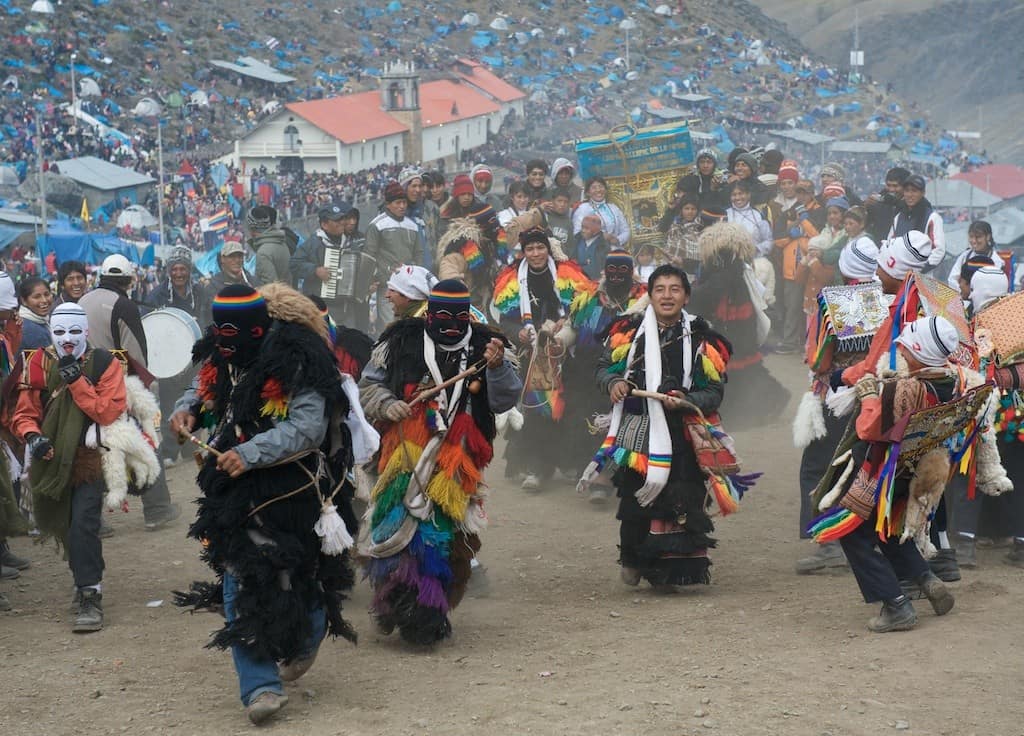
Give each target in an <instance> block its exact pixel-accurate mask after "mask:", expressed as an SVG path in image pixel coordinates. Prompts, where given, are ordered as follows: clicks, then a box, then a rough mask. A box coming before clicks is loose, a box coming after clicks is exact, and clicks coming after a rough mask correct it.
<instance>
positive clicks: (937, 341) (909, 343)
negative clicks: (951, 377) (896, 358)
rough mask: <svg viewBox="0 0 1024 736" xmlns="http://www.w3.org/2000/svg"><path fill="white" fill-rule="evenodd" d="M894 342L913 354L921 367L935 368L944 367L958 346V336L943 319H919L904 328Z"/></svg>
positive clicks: (951, 326)
mask: <svg viewBox="0 0 1024 736" xmlns="http://www.w3.org/2000/svg"><path fill="white" fill-rule="evenodd" d="M896 342H898V343H899V344H900V345H902V346H903V347H905V348H906V349H907V350H909V351H910V352H911V353H913V354H914V357H915V358H917V360H918V361H919V362H920V363H921V365H925V366H930V367H933V368H936V367H941V366H944V365H946V363H947V362H948V361H949V356H950V355H952V354H953V351H955V350H956V349H957V346H958V345H959V344H960V336H959V335H958V334H957V331H956V328H955V327H954V326H953V323H952V322H950V321H949V320H948V319H946V318H945V317H921V318H920V319H918V320H915V321H914V322H911V323H910V324H909V325H908V326H906V327H904V328H903V332H901V333H900V336H899V337H897V338H896Z"/></svg>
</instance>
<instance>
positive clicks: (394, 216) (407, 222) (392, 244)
mask: <svg viewBox="0 0 1024 736" xmlns="http://www.w3.org/2000/svg"><path fill="white" fill-rule="evenodd" d="M408 209H409V199H408V195H406V193H405V188H404V187H403V186H402V185H401V184H399V183H398V182H397V181H393V182H391V183H389V184H388V185H387V187H386V188H385V189H384V209H383V210H382V211H381V213H380V214H379V215H377V216H376V217H375V218H373V220H371V221H370V226H369V227H368V228H366V248H365V251H366V253H367V254H368V255H370V256H372V257H373V258H374V259H375V260H376V261H377V278H378V280H379V284H380V287H379V289H378V292H377V328H378V329H381V330H382V329H384V327H385V326H387V325H388V323H390V322H391V321H392V320H393V319H394V318H395V315H394V312H393V311H392V309H391V302H389V301H388V300H387V299H386V298H385V293H386V291H387V286H386V285H387V281H388V278H389V277H390V276H391V274H392V273H394V271H395V269H396V268H398V267H399V266H401V265H403V264H413V265H420V263H421V261H422V259H423V254H422V251H421V249H420V231H419V227H418V226H417V225H416V223H415V222H413V220H412V219H411V218H409V217H406V216H405V215H406V212H407V211H408Z"/></svg>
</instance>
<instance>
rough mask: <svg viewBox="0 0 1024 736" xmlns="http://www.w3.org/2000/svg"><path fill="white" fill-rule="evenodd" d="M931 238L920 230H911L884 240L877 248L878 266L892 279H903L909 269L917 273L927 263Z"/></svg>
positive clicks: (930, 250) (930, 248)
mask: <svg viewBox="0 0 1024 736" xmlns="http://www.w3.org/2000/svg"><path fill="white" fill-rule="evenodd" d="M931 252H932V240H931V238H929V237H928V236H927V235H925V234H924V233H923V232H921V231H920V230H911V231H910V232H908V233H907V234H906V235H900V236H897V237H895V238H893V239H892V240H885V241H883V242H882V245H881V247H879V249H878V267H879V268H881V269H882V270H883V271H885V272H886V273H887V274H889V275H890V276H892V277H893V278H894V279H900V280H902V279H904V278H905V277H906V275H907V274H908V273H910V272H911V271H913V272H915V273H919V272H920V271H921V269H922V268H924V267H925V265H927V263H928V256H929V255H931Z"/></svg>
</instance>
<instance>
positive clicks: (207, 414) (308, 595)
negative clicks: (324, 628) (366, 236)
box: [176, 284, 357, 661]
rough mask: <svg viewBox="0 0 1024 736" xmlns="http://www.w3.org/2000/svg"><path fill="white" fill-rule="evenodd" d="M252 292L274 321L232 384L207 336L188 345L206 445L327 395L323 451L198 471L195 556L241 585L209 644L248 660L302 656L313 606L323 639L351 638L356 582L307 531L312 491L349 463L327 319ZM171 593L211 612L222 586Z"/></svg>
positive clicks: (251, 430) (315, 502) (227, 443)
mask: <svg viewBox="0 0 1024 736" xmlns="http://www.w3.org/2000/svg"><path fill="white" fill-rule="evenodd" d="M262 293H263V296H264V298H266V299H267V302H268V311H269V312H270V314H271V315H272V316H273V317H274V322H273V324H272V326H271V328H270V330H269V331H268V333H267V335H266V337H265V338H264V339H263V344H262V345H261V347H260V352H259V355H258V356H257V358H256V360H255V361H254V362H253V363H252V364H251V365H249V366H248V367H247V368H246V369H245V370H244V371H243V372H241V374H240V375H237V376H236V379H237V382H236V383H235V384H234V386H232V380H231V375H230V374H231V371H230V370H229V368H228V365H227V363H226V361H224V359H223V358H222V357H221V355H220V353H219V351H218V350H217V348H216V343H215V339H214V337H213V336H212V334H211V335H208V336H207V337H206V338H204V339H203V340H201V341H200V342H199V343H197V344H196V346H195V348H194V350H193V358H194V359H195V361H196V362H198V363H200V364H201V365H200V369H199V381H200V396H201V398H202V399H203V402H202V404H201V405H200V406H201V409H200V411H199V416H198V419H199V423H200V425H203V426H210V427H212V433H211V438H210V444H211V446H213V447H215V448H217V449H218V450H221V451H226V450H229V449H231V448H232V447H234V446H235V445H237V444H240V443H241V442H244V441H246V440H247V439H248V438H251V437H253V436H254V435H256V434H259V433H260V432H264V431H267V430H268V429H270V428H271V427H272V426H273V424H274V421H275V418H281V417H286V416H287V405H288V401H289V400H290V398H291V397H292V396H293V395H294V394H295V393H296V392H298V391H301V390H313V391H316V392H317V393H318V394H320V395H321V396H322V397H323V398H324V399H325V401H326V406H327V412H328V416H325V417H324V421H325V422H329V424H330V426H329V429H328V433H327V439H325V441H324V445H323V446H322V447H321V448H320V449H321V452H322V454H320V453H316V452H314V453H310V454H308V455H305V456H303V457H301V458H300V459H297V460H293V461H284V462H282V463H280V464H277V465H274V466H271V467H266V468H258V469H253V470H250V471H248V472H246V473H245V474H243V475H242V476H240V477H238V478H231V477H229V476H228V475H227V474H226V473H224V472H222V471H219V470H217V467H216V462H215V460H214V458H213V457H212V456H211V457H208V458H207V459H206V463H205V464H204V465H203V467H202V468H201V470H200V471H199V476H198V484H199V487H200V489H201V490H202V496H200V498H199V501H198V505H199V511H198V514H197V517H196V521H195V523H193V524H192V526H191V528H190V529H189V536H191V537H193V538H195V539H197V540H199V541H200V542H201V543H202V544H203V545H204V550H203V553H202V557H203V560H204V561H206V562H207V563H208V564H209V565H210V567H212V568H213V570H214V571H215V572H216V573H217V575H218V578H219V581H220V582H221V583H222V581H223V575H224V572H225V570H227V569H230V571H231V573H232V574H233V575H235V576H236V577H237V578H238V579H239V581H240V590H239V594H238V598H237V601H236V607H237V618H236V619H235V620H234V621H232V622H231V623H228V624H226V625H225V626H224V627H223V628H222V629H220V631H218V632H217V633H216V634H215V635H214V637H213V639H212V641H211V642H210V644H209V645H208V646H215V647H221V648H225V647H229V646H232V645H235V644H240V645H244V646H246V647H249V648H251V649H252V650H253V651H254V652H255V653H256V654H257V655H258V656H261V657H265V658H270V659H275V660H283V661H289V660H291V659H293V658H294V657H295V656H297V655H299V654H300V653H301V652H302V648H303V646H304V644H305V642H306V641H307V639H308V637H309V635H310V623H309V617H308V615H307V612H308V611H310V610H312V609H314V608H316V607H318V606H322V607H323V608H324V610H325V612H326V614H327V624H328V632H329V633H330V634H331V635H333V636H343V637H345V638H346V639H349V640H351V641H355V639H356V635H355V632H354V631H353V629H352V628H351V626H350V625H349V624H348V623H347V622H346V621H345V620H344V619H343V618H342V617H341V603H342V600H343V599H344V598H345V592H346V591H347V590H349V589H351V587H352V585H353V583H354V574H353V572H352V570H351V567H350V564H349V558H348V554H347V553H344V554H342V555H337V556H329V555H324V554H322V553H321V549H320V547H321V541H320V538H319V537H318V536H317V535H316V533H315V532H314V529H313V527H314V524H315V523H316V521H317V520H318V519H319V518H320V511H321V501H320V495H323V496H324V497H325V498H326V497H330V496H331V494H332V493H335V492H336V491H337V490H338V489H341V488H342V485H343V481H344V478H345V474H346V473H347V471H348V469H349V468H350V467H351V441H350V439H349V437H348V431H347V427H346V426H345V424H344V421H343V418H344V417H345V416H346V415H347V413H348V410H349V405H348V401H347V399H346V396H345V393H344V391H343V390H342V388H341V382H340V380H339V377H338V368H337V364H336V362H335V359H334V356H333V354H332V352H331V350H330V348H329V346H328V343H327V341H326V339H325V336H326V334H327V328H326V323H325V322H324V320H323V319H322V318H321V316H320V314H319V312H318V311H317V310H316V308H315V306H314V305H313V304H312V302H310V301H309V300H308V299H307V298H306V297H304V296H302V295H301V294H299V293H298V292H296V291H294V290H293V289H290V288H288V287H284V286H281V285H279V284H272V285H270V286H267V287H264V288H263V290H262ZM307 304H308V305H310V306H309V308H307V307H306V305H307ZM225 416H231V417H232V420H233V421H232V424H230V425H226V426H225V425H223V424H222V420H223V418H224V417H225ZM324 458H326V460H325V462H324V465H321V462H322V460H323V459H324ZM321 470H325V471H326V472H323V473H321V472H320V471H321ZM314 485H315V486H316V487H313V486H314ZM303 487H305V488H304V490H301V491H299V492H298V493H295V494H294V495H291V496H288V497H284V496H285V494H288V493H289V492H292V491H296V490H298V489H300V488H303ZM349 490H350V489H342V491H341V492H338V493H337V494H336V495H335V496H334V500H333V502H334V504H335V505H336V506H337V507H338V511H339V513H340V514H341V516H342V518H343V520H344V521H345V524H346V526H347V527H348V528H349V529H353V530H354V529H356V527H357V520H356V519H355V517H354V515H353V513H352V509H351V504H350V498H349ZM264 503H267V505H266V506H265V507H263V508H260V510H259V511H258V512H254V509H256V508H257V507H259V506H260V505H261V504H264ZM176 596H177V600H176V603H177V604H178V605H182V606H191V607H193V608H195V609H200V608H210V607H214V606H216V605H218V604H219V603H220V601H221V600H222V590H221V585H216V586H214V585H210V584H206V583H194V584H193V585H192V588H191V591H190V592H189V593H180V592H177V593H176Z"/></svg>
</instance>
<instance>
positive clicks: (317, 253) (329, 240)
mask: <svg viewBox="0 0 1024 736" xmlns="http://www.w3.org/2000/svg"><path fill="white" fill-rule="evenodd" d="M351 212H352V206H351V205H350V204H349V203H348V202H338V203H333V204H328V205H325V206H324V207H321V208H320V211H319V213H318V216H319V219H320V227H319V228H318V229H317V231H316V233H315V234H314V235H313V236H312V237H310V238H308V239H307V240H305V241H303V243H302V245H300V246H299V247H298V249H296V251H295V255H293V256H292V261H291V267H292V273H293V274H294V275H295V278H296V279H297V280H299V281H301V282H302V291H303V292H304V293H306V294H316V295H317V296H321V285H322V284H325V283H327V282H328V281H330V280H331V279H332V278H334V277H335V275H336V274H334V273H333V272H332V271H331V270H330V269H328V268H326V267H325V266H324V256H325V254H326V251H327V249H328V248H332V249H336V250H341V251H347V250H357V251H361V250H362V246H363V243H364V242H365V241H362V240H358V241H357V240H356V239H355V238H353V237H351V236H349V235H347V234H346V232H345V231H346V226H347V222H350V221H351V219H352V218H351V217H350V214H351ZM356 216H357V218H358V212H356ZM356 221H357V222H358V219H357V220H356ZM366 267H367V268H373V265H372V262H369V261H368V262H367V263H366ZM342 278H350V279H354V278H357V274H348V275H343V276H342ZM368 298H369V294H357V295H356V296H354V297H345V296H337V297H335V298H333V299H328V298H326V297H324V301H325V303H326V304H327V308H328V310H329V311H330V313H331V317H332V318H334V321H335V322H337V323H338V324H339V325H346V326H348V327H354V328H356V329H357V330H360V331H361V332H367V331H369V328H370V311H369V309H370V308H369V306H368V304H367V300H368Z"/></svg>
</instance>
